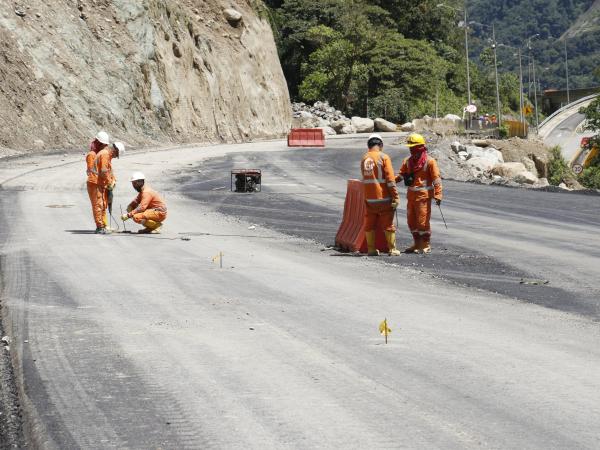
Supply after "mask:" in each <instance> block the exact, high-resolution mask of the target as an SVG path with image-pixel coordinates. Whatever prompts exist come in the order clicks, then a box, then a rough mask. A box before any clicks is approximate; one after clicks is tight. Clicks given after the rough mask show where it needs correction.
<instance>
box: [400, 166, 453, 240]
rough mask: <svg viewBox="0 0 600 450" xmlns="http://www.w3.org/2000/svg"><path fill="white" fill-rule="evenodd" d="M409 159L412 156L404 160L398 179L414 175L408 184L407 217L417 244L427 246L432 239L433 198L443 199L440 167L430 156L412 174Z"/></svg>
mask: <svg viewBox="0 0 600 450" xmlns="http://www.w3.org/2000/svg"><path fill="white" fill-rule="evenodd" d="M409 159H410V157H408V158H406V159H405V160H404V161H403V163H402V167H401V168H400V175H399V176H398V177H397V178H396V180H397V181H400V180H402V179H403V178H404V176H405V175H412V176H413V177H414V181H413V183H412V186H408V187H407V192H406V197H407V199H408V203H407V207H406V218H407V222H408V228H409V229H410V232H411V233H412V235H413V238H414V240H415V244H418V243H419V242H422V244H423V246H425V247H427V246H428V245H429V241H430V239H431V225H430V219H431V200H432V199H434V198H435V199H436V200H442V179H441V177H440V169H439V168H438V165H437V161H436V160H435V159H433V158H431V157H429V156H428V157H427V161H426V162H425V164H424V166H423V167H422V168H421V169H420V170H418V171H416V172H415V173H414V174H412V173H411V170H410V166H409Z"/></svg>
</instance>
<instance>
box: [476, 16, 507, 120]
mask: <svg viewBox="0 0 600 450" xmlns="http://www.w3.org/2000/svg"><path fill="white" fill-rule="evenodd" d="M470 23H472V24H475V25H479V26H482V27H488V28H491V29H492V50H494V74H495V76H496V114H497V117H498V126H500V125H501V124H502V110H501V108H500V82H499V79H498V56H497V52H496V47H497V42H496V26H495V24H493V23H492V26H489V25H486V24H484V23H479V22H473V21H471V22H470Z"/></svg>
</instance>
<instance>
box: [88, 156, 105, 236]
mask: <svg viewBox="0 0 600 450" xmlns="http://www.w3.org/2000/svg"><path fill="white" fill-rule="evenodd" d="M96 150H97V147H96V146H95V145H94V144H92V145H91V146H90V151H89V152H88V153H87V154H86V155H85V164H86V168H87V169H86V174H87V191H88V196H89V198H90V204H91V205H92V215H93V217H94V222H96V228H98V227H103V226H104V221H103V220H102V219H98V217H97V210H98V203H99V202H101V201H102V195H101V192H100V191H99V190H98V175H97V174H96V173H95V172H94V162H95V160H96V155H97V153H96Z"/></svg>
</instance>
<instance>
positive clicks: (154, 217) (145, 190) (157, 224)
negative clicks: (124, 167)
mask: <svg viewBox="0 0 600 450" xmlns="http://www.w3.org/2000/svg"><path fill="white" fill-rule="evenodd" d="M129 181H131V185H132V186H133V188H134V189H135V190H136V191H138V192H139V194H138V195H137V197H136V198H134V199H133V201H132V202H131V203H130V204H129V206H128V207H127V214H123V215H122V216H121V220H123V221H125V220H127V219H133V221H134V222H135V223H139V224H140V225H143V226H144V229H142V230H139V231H138V233H152V234H159V233H160V229H161V227H162V222H164V220H165V219H166V218H167V205H166V204H165V202H164V200H163V199H162V198H161V196H160V195H158V193H157V192H156V191H155V190H153V189H152V188H151V187H150V186H148V185H147V184H146V177H145V176H144V174H143V173H142V172H134V173H133V174H132V175H131V178H130V179H129Z"/></svg>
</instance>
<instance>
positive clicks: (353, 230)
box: [335, 180, 388, 253]
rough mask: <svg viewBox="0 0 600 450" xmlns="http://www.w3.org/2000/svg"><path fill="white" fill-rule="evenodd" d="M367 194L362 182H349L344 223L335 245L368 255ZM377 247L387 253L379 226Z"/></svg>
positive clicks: (376, 232) (383, 235) (382, 231)
mask: <svg viewBox="0 0 600 450" xmlns="http://www.w3.org/2000/svg"><path fill="white" fill-rule="evenodd" d="M365 210H366V205H365V192H364V189H363V185H362V182H361V181H360V180H348V190H347V192H346V201H345V203H344V215H343V218H342V223H341V224H340V228H339V229H338V232H337V235H336V236H335V245H336V246H337V247H338V248H341V249H342V250H345V251H348V252H357V251H360V252H361V253H367V240H366V238H365ZM375 246H376V247H377V249H378V250H379V251H381V252H387V251H388V246H387V241H386V240H385V233H384V230H383V228H382V227H380V226H379V224H377V228H376V230H375Z"/></svg>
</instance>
